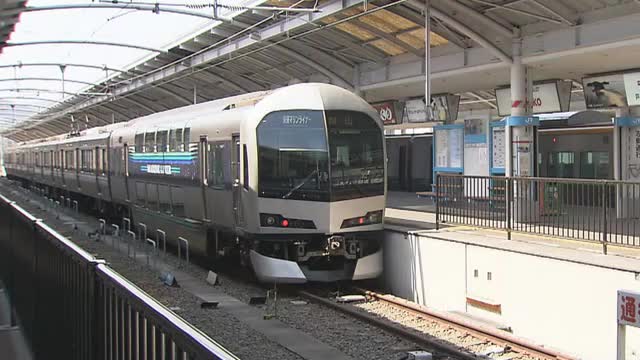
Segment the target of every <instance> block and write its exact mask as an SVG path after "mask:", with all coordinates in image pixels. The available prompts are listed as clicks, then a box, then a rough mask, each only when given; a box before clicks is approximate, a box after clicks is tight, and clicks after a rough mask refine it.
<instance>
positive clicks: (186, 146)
mask: <svg viewBox="0 0 640 360" xmlns="http://www.w3.org/2000/svg"><path fill="white" fill-rule="evenodd" d="M182 135H183V140H182V151H189V140H190V136H191V129H189V128H186V129H184V131H183V134H182Z"/></svg>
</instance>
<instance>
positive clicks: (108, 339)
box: [0, 195, 237, 360]
mask: <svg viewBox="0 0 640 360" xmlns="http://www.w3.org/2000/svg"><path fill="white" fill-rule="evenodd" d="M134 237H135V234H134ZM0 278H1V279H2V280H3V282H4V284H5V286H6V288H7V290H8V293H9V298H10V301H11V303H12V305H14V307H15V312H16V314H17V316H16V317H17V319H16V320H15V321H16V322H17V323H18V324H19V325H20V326H21V327H22V328H23V329H24V333H25V335H26V338H27V339H28V341H29V343H30V344H29V345H30V347H31V348H32V350H33V352H34V355H35V357H34V358H35V359H70V360H73V359H78V360H86V359H104V360H112V359H172V360H177V359H180V360H183V359H237V358H236V357H235V356H234V355H233V354H231V353H229V352H228V351H227V350H225V349H224V348H223V347H222V346H220V345H219V344H217V343H216V342H215V341H213V340H212V339H211V338H209V337H207V335H205V334H204V333H202V332H200V331H199V330H198V329H196V328H194V327H193V326H192V325H190V324H189V323H187V322H186V321H184V320H183V319H182V318H180V317H179V316H177V315H176V314H174V313H173V312H171V311H170V310H169V309H168V308H166V307H165V306H163V305H162V304H160V303H159V302H158V301H156V300H154V299H153V298H151V297H150V296H149V295H147V294H146V293H144V291H142V290H141V289H139V288H138V287H136V286H135V285H134V284H132V283H131V282H129V281H128V280H126V279H125V278H124V277H122V276H120V275H119V274H118V273H117V272H115V271H114V270H112V269H111V268H109V267H108V266H107V265H106V264H105V262H104V261H103V260H100V259H97V258H95V257H93V256H92V255H91V254H89V253H87V252H85V251H84V250H82V249H81V248H80V247H78V246H77V245H76V244H74V243H73V242H71V241H70V240H68V239H66V238H65V237H63V236H62V235H60V234H59V233H57V232H56V231H54V230H53V229H51V228H50V227H49V226H47V225H46V224H45V223H43V222H42V221H40V220H39V219H36V218H35V217H33V216H32V215H31V214H29V213H28V212H27V211H25V210H24V209H22V208H21V207H19V206H18V205H16V204H15V203H14V202H12V201H10V200H9V199H7V198H6V197H3V196H1V195H0Z"/></svg>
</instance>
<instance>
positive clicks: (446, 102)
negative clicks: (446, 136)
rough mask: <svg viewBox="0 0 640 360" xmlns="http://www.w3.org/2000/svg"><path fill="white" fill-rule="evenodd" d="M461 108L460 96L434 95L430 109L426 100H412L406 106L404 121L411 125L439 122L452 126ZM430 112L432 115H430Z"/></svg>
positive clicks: (403, 115)
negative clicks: (426, 104)
mask: <svg viewBox="0 0 640 360" xmlns="http://www.w3.org/2000/svg"><path fill="white" fill-rule="evenodd" d="M459 107H460V96H459V95H453V94H438V95H433V96H432V97H431V103H430V108H429V109H427V107H426V106H425V102H424V98H419V99H412V100H408V101H406V102H405V104H404V111H403V112H402V121H403V122H409V123H418V122H429V121H437V122H443V123H445V124H450V123H453V122H454V121H455V120H456V119H457V118H458V109H459ZM429 110H430V113H428V112H429Z"/></svg>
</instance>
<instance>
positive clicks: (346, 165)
mask: <svg viewBox="0 0 640 360" xmlns="http://www.w3.org/2000/svg"><path fill="white" fill-rule="evenodd" d="M326 117H327V134H328V135H329V148H330V151H329V153H330V162H331V167H330V174H331V201H341V200H348V199H355V198H359V197H366V196H376V195H383V194H384V151H383V144H382V141H383V139H382V134H381V131H382V130H380V127H379V126H378V124H376V122H375V121H374V120H373V119H371V118H370V117H369V116H367V115H366V114H363V113H359V112H353V111H327V112H326Z"/></svg>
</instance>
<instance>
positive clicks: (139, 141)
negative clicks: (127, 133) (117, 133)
mask: <svg viewBox="0 0 640 360" xmlns="http://www.w3.org/2000/svg"><path fill="white" fill-rule="evenodd" d="M143 148H144V134H136V138H135V152H138V153H140V152H142V149H143Z"/></svg>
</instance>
